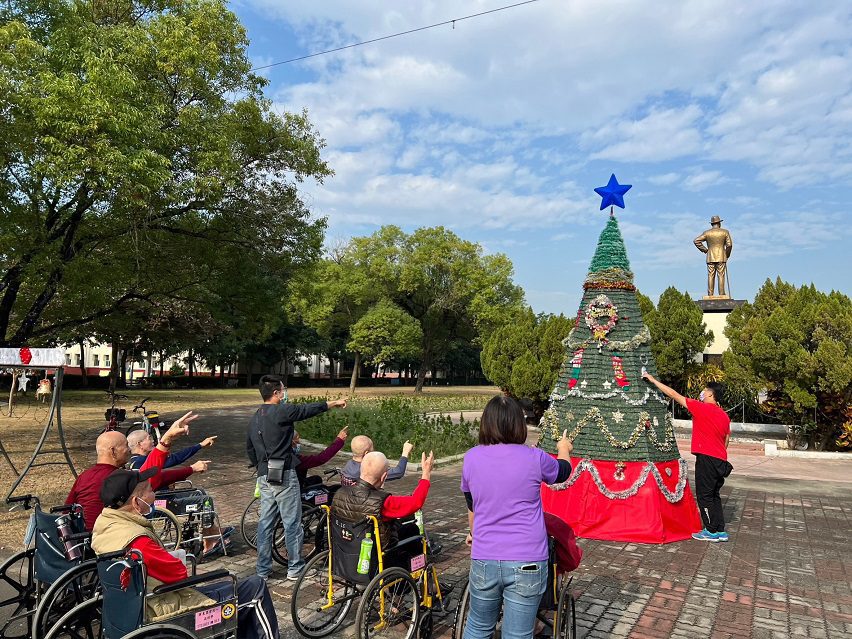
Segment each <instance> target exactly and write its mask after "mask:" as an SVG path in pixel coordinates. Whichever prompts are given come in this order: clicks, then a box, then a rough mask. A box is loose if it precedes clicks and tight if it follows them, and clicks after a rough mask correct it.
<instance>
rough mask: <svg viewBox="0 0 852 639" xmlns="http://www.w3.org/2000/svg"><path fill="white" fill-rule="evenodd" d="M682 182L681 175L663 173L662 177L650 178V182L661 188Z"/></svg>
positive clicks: (654, 176)
mask: <svg viewBox="0 0 852 639" xmlns="http://www.w3.org/2000/svg"><path fill="white" fill-rule="evenodd" d="M678 180H680V174H679V173H663V174H661V175H652V176H651V177H649V178H648V181H649V182H650V183H651V184H657V185H659V186H668V185H669V184H674V183H675V182H677V181H678Z"/></svg>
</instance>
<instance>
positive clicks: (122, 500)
mask: <svg viewBox="0 0 852 639" xmlns="http://www.w3.org/2000/svg"><path fill="white" fill-rule="evenodd" d="M158 472H160V469H159V468H156V467H155V468H148V469H147V470H143V471H139V470H124V469H123V468H118V469H116V470H114V471H112V472H111V473H110V474H109V475H108V476H107V478H106V479H104V483H103V484H102V485H101V501H102V502H104V506H106V507H107V508H121V507H122V506H124V504H126V503H127V500H129V499H130V495H132V494H133V491H134V490H135V489H136V487H137V486H138V485H139V484H141V483H142V482H143V481H148V480H149V479H151V477H153V476H154V475H156V474H157V473H158Z"/></svg>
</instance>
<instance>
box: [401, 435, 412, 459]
mask: <svg viewBox="0 0 852 639" xmlns="http://www.w3.org/2000/svg"><path fill="white" fill-rule="evenodd" d="M412 450H414V444H412V443H411V442H410V441H408V440H407V439H406V440H405V443H404V444H403V445H402V456H403V457H405V458H406V459H408V456H409V455H411V451H412Z"/></svg>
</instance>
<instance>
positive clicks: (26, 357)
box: [18, 346, 33, 366]
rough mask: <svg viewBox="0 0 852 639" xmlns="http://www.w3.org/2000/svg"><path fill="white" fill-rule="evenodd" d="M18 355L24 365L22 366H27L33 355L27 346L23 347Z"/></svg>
mask: <svg viewBox="0 0 852 639" xmlns="http://www.w3.org/2000/svg"><path fill="white" fill-rule="evenodd" d="M18 354H19V355H20V356H21V361H22V362H23V363H24V366H26V365H27V364H29V363H30V362H31V361H32V360H33V354H32V352H31V351H30V349H29V347H28V346H24V347H23V348H22V349H21V350H20V351H19V352H18Z"/></svg>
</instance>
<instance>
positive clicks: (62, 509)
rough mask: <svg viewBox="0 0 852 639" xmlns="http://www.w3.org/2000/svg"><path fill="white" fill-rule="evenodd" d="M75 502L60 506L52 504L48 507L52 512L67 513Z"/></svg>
mask: <svg viewBox="0 0 852 639" xmlns="http://www.w3.org/2000/svg"><path fill="white" fill-rule="evenodd" d="M74 506H75V504H63V505H61V506H54V507H53V508H51V509H50V512H52V513H67V512H71V509H72V508H74Z"/></svg>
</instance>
